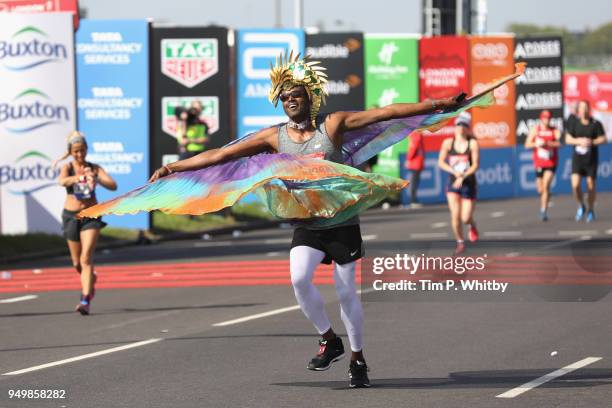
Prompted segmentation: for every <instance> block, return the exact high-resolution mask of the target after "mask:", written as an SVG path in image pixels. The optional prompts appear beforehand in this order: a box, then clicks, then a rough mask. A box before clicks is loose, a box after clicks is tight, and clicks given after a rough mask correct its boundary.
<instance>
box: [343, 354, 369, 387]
mask: <svg viewBox="0 0 612 408" xmlns="http://www.w3.org/2000/svg"><path fill="white" fill-rule="evenodd" d="M368 371H370V370H369V369H368V366H367V365H366V363H365V361H359V360H357V361H351V364H349V371H348V375H349V387H351V388H366V387H369V386H370V379H369V378H368Z"/></svg>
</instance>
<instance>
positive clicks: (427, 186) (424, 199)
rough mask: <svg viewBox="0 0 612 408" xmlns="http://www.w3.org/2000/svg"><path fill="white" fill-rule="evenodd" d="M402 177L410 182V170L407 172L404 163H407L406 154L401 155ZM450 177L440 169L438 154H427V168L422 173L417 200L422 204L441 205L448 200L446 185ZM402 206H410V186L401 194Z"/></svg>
mask: <svg viewBox="0 0 612 408" xmlns="http://www.w3.org/2000/svg"><path fill="white" fill-rule="evenodd" d="M399 160H400V163H399V165H400V177H401V178H403V179H405V180H410V170H406V169H405V166H404V163H405V161H406V154H405V153H400V155H399ZM447 181H448V176H447V175H446V172H444V171H442V170H440V168H439V167H438V153H437V152H432V153H426V154H425V168H424V169H423V171H422V172H421V181H420V183H419V189H418V190H417V199H418V200H419V202H421V203H425V204H433V203H441V202H444V201H445V200H446V193H445V188H446V183H447ZM401 201H402V204H410V185H409V186H408V187H407V188H405V189H403V190H402V193H401Z"/></svg>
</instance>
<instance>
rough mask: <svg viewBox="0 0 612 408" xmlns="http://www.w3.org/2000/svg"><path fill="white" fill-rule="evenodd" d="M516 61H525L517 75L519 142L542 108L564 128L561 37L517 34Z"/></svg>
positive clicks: (555, 123)
mask: <svg viewBox="0 0 612 408" xmlns="http://www.w3.org/2000/svg"><path fill="white" fill-rule="evenodd" d="M514 60H515V62H526V63H527V68H526V69H525V74H523V75H521V76H520V77H518V78H517V79H516V81H515V82H516V103H515V107H516V143H517V144H520V145H522V144H524V143H525V139H526V138H527V135H528V134H529V129H531V128H532V127H533V126H535V125H537V124H538V118H539V116H540V112H541V111H542V110H544V109H548V110H550V111H551V113H552V118H551V124H552V125H553V126H555V127H557V128H558V129H560V130H562V129H563V44H562V41H561V38H560V37H535V38H534V37H530V38H516V39H515V41H514Z"/></svg>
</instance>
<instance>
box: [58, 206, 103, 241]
mask: <svg viewBox="0 0 612 408" xmlns="http://www.w3.org/2000/svg"><path fill="white" fill-rule="evenodd" d="M78 213H79V212H78V211H69V210H66V209H64V211H63V212H62V229H63V230H64V238H66V239H67V240H69V241H77V242H80V241H81V231H85V230H88V229H102V228H104V227H106V223H105V222H104V221H102V219H101V218H81V219H78V218H77V214H78Z"/></svg>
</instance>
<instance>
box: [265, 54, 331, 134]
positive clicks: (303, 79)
mask: <svg viewBox="0 0 612 408" xmlns="http://www.w3.org/2000/svg"><path fill="white" fill-rule="evenodd" d="M308 58H309V57H308V56H306V57H305V58H304V59H300V54H299V53H298V54H296V55H295V56H294V55H293V51H291V53H290V54H289V56H287V55H285V56H284V57H283V54H281V55H280V56H279V57H278V58H276V66H272V64H270V81H272V88H270V93H269V94H268V99H269V100H270V102H272V103H273V104H274V106H276V105H278V99H279V98H280V94H281V92H282V91H283V90H285V89H290V88H293V87H294V86H300V85H303V86H304V88H305V89H306V92H307V93H308V98H309V99H310V120H311V121H312V125H313V126H316V124H315V120H316V118H317V114H318V113H319V110H320V109H321V105H323V104H325V97H326V96H327V91H326V90H325V84H326V83H327V75H326V74H325V73H324V72H323V71H325V68H323V67H321V66H319V65H318V64H319V63H320V62H319V61H307V60H308Z"/></svg>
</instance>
